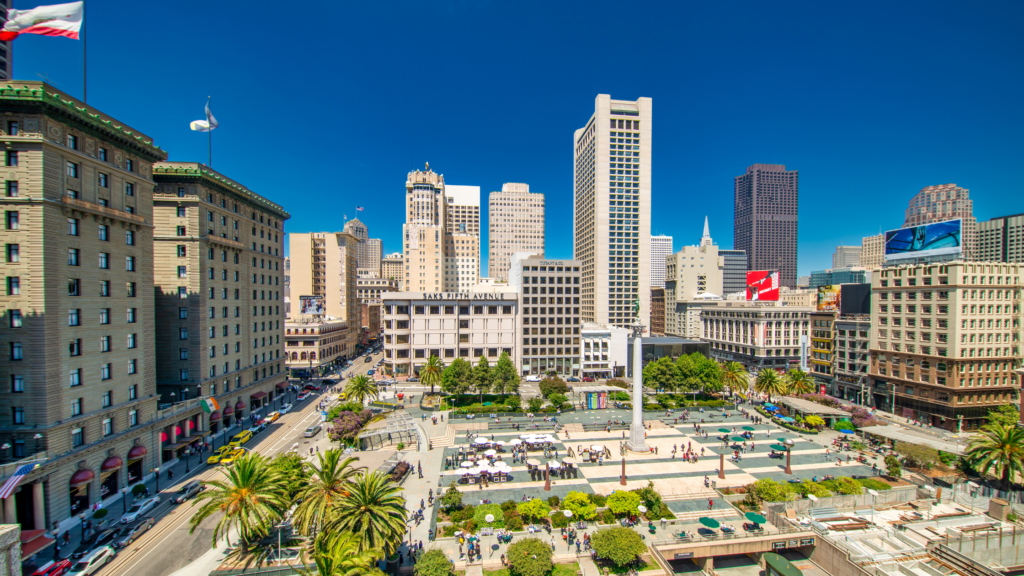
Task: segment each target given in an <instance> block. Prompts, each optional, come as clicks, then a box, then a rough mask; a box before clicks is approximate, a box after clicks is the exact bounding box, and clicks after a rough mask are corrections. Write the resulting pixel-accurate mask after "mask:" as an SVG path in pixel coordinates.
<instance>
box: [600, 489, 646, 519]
mask: <svg viewBox="0 0 1024 576" xmlns="http://www.w3.org/2000/svg"><path fill="white" fill-rule="evenodd" d="M641 502H642V500H641V499H640V495H639V494H637V493H636V492H626V491H623V490H616V491H615V492H612V494H611V496H609V497H608V502H607V503H608V509H609V510H611V511H612V513H613V514H615V515H616V516H619V517H622V516H627V515H629V514H633V513H635V512H636V507H637V506H639V505H640V503H641Z"/></svg>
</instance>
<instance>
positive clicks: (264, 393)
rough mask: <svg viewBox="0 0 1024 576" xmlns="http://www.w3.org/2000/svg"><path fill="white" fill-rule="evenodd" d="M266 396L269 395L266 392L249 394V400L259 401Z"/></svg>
mask: <svg viewBox="0 0 1024 576" xmlns="http://www.w3.org/2000/svg"><path fill="white" fill-rule="evenodd" d="M266 395H267V393H266V392H253V393H252V394H249V398H255V399H257V400H259V399H260V398H263V397H265V396H266Z"/></svg>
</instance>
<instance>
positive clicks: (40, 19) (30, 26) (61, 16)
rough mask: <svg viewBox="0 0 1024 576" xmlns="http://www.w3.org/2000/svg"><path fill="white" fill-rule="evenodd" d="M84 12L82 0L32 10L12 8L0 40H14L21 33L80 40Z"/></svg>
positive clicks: (0, 32)
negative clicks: (79, 34) (80, 0)
mask: <svg viewBox="0 0 1024 576" xmlns="http://www.w3.org/2000/svg"><path fill="white" fill-rule="evenodd" d="M84 13H85V4H84V3H82V2H71V3H69V4H54V5H52V6H39V7H36V8H32V9H30V10H15V9H14V8H10V9H9V10H7V21H6V22H5V23H4V25H3V30H0V40H3V41H8V40H14V39H15V38H17V37H18V35H19V34H39V35H42V36H64V37H67V38H72V39H74V40H78V32H79V31H80V30H81V29H82V17H83V15H84Z"/></svg>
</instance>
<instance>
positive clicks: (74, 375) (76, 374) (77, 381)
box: [70, 368, 82, 388]
mask: <svg viewBox="0 0 1024 576" xmlns="http://www.w3.org/2000/svg"><path fill="white" fill-rule="evenodd" d="M70 383H71V387H72V388H74V387H75V386H81V385H82V369H81V368H78V369H77V370H72V371H71V378H70Z"/></svg>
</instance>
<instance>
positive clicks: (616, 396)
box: [608, 392, 629, 402]
mask: <svg viewBox="0 0 1024 576" xmlns="http://www.w3.org/2000/svg"><path fill="white" fill-rule="evenodd" d="M608 399H609V400H615V401H616V402H629V392H609V393H608Z"/></svg>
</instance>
